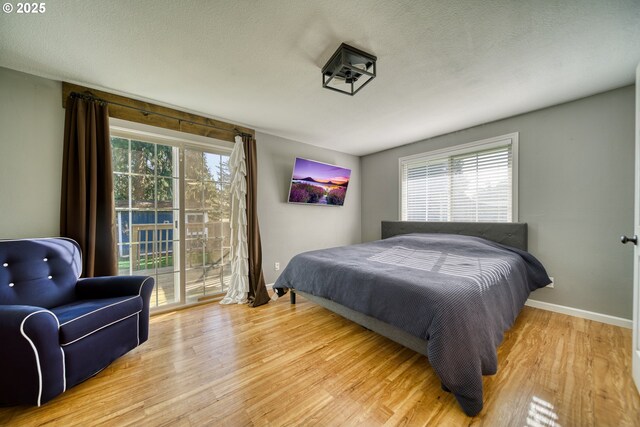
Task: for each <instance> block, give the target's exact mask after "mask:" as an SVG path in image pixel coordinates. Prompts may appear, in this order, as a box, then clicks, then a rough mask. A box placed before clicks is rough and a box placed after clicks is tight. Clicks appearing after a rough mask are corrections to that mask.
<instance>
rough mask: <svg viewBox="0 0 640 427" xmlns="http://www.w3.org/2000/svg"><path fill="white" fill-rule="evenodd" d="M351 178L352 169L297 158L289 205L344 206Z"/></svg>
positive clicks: (290, 188)
mask: <svg viewBox="0 0 640 427" xmlns="http://www.w3.org/2000/svg"><path fill="white" fill-rule="evenodd" d="M350 177H351V169H347V168H342V167H340V166H335V165H330V164H327V163H321V162H315V161H313V160H307V159H302V158H299V157H297V158H296V162H295V165H294V166H293V175H292V177H291V186H290V187H289V203H301V204H305V205H323V206H342V205H344V197H345V195H346V194H347V187H348V186H349V178H350Z"/></svg>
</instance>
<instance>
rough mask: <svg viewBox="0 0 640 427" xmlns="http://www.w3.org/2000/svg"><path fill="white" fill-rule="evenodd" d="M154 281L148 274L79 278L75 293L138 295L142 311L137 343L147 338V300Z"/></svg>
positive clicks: (85, 295)
mask: <svg viewBox="0 0 640 427" xmlns="http://www.w3.org/2000/svg"><path fill="white" fill-rule="evenodd" d="M154 284H155V281H154V279H153V277H149V276H104V277H90V278H86V279H80V280H78V282H77V283H76V295H77V296H78V298H81V299H96V298H113V297H121V296H128V295H139V296H140V297H141V298H142V311H141V312H140V316H139V322H140V323H139V333H138V335H139V343H140V344H142V343H143V342H145V341H146V340H147V339H148V338H149V308H150V306H149V300H150V299H151V292H152V291H153V286H154Z"/></svg>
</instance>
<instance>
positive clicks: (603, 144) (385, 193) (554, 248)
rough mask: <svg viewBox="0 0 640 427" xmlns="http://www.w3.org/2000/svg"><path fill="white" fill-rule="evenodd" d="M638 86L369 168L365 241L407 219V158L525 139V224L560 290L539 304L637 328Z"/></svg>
mask: <svg viewBox="0 0 640 427" xmlns="http://www.w3.org/2000/svg"><path fill="white" fill-rule="evenodd" d="M634 95H635V94H634V86H628V87H624V88H621V89H617V90H613V91H609V92H605V93H602V94H599V95H594V96H591V97H588V98H584V99H580V100H577V101H574V102H569V103H566V104H561V105H557V106H554V107H550V108H546V109H543V110H539V111H534V112H531V113H527V114H522V115H520V116H516V117H512V118H509V119H505V120H500V121H497V122H493V123H489V124H486V125H483V126H477V127H474V128H470V129H465V130H462V131H459V132H454V133H450V134H447V135H443V136H439V137H436V138H432V139H428V140H424V141H420V142H416V143H413V144H409V145H405V146H402V147H398V148H394V149H391V150H387V151H383V152H380V153H375V154H371V155H368V156H365V157H363V158H362V183H363V187H362V237H363V240H364V241H369V240H374V239H377V238H379V236H380V221H382V220H387V219H398V192H399V191H398V188H399V186H398V158H399V157H403V156H407V155H411V154H417V153H422V152H426V151H429V150H434V149H439V148H444V147H450V146H453V145H457V144H461V143H466V142H472V141H477V140H481V139H485V138H490V137H494V136H498V135H504V134H507V133H511V132H519V133H520V136H519V189H518V190H519V194H518V197H519V207H518V211H519V220H520V221H522V222H527V223H528V224H529V251H530V252H531V253H533V254H534V255H535V256H536V257H538V258H539V259H540V260H541V261H542V263H543V264H544V265H545V267H546V268H547V270H548V272H549V274H550V275H551V276H554V278H555V280H556V287H555V289H540V290H538V291H536V292H534V293H533V294H532V295H531V298H532V299H536V300H540V301H545V302H550V303H555V304H560V305H565V306H569V307H574V308H580V309H584V310H589V311H595V312H598V313H603V314H609V315H612V316H618V317H623V318H626V319H630V318H631V310H632V276H633V265H632V253H633V248H632V247H631V246H629V245H626V246H624V245H622V244H620V242H619V236H620V235H621V234H630V233H631V234H633V180H634V106H635V98H634Z"/></svg>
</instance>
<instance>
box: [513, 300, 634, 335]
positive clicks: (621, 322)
mask: <svg viewBox="0 0 640 427" xmlns="http://www.w3.org/2000/svg"><path fill="white" fill-rule="evenodd" d="M524 305H527V306H529V307H534V308H539V309H541V310H547V311H553V312H554V313H561V314H567V315H569V316H574V317H580V318H582V319H588V320H594V321H596V322H601V323H606V324H608V325H614V326H620V327H623V328H628V329H631V327H632V324H633V323H632V322H631V320H629V319H624V318H622V317H616V316H610V315H608V314H602V313H596V312H594V311H588V310H582V309H580V308H573V307H567V306H565V305H558V304H552V303H550V302H544V301H538V300H534V299H528V300H527V301H526V302H525V303H524Z"/></svg>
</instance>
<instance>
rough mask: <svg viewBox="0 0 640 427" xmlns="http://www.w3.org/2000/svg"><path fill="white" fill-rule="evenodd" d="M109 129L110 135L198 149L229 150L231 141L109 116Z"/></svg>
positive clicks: (231, 146)
mask: <svg viewBox="0 0 640 427" xmlns="http://www.w3.org/2000/svg"><path fill="white" fill-rule="evenodd" d="M109 130H110V134H111V136H116V137H122V138H126V139H141V140H143V141H145V142H153V143H155V144H162V145H171V146H174V147H183V146H192V147H198V148H200V149H206V150H211V149H214V150H215V149H219V150H222V151H223V152H231V150H232V149H233V145H234V143H233V142H229V141H223V140H221V139H216V138H210V137H206V136H200V135H195V134H190V133H185V132H180V131H174V130H171V129H165V128H160V127H156V126H150V125H145V124H142V123H135V122H129V121H127V120H122V119H116V118H109Z"/></svg>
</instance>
